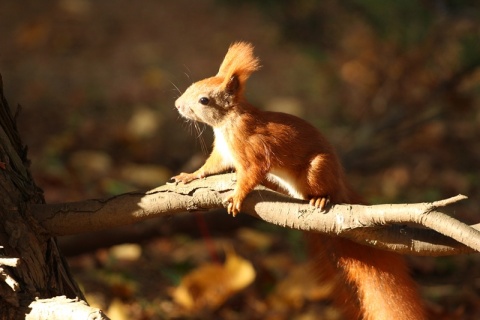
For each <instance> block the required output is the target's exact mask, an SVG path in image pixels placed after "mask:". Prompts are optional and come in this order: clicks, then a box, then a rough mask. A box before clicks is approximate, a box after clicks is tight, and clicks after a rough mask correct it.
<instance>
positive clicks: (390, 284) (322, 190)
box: [174, 42, 424, 320]
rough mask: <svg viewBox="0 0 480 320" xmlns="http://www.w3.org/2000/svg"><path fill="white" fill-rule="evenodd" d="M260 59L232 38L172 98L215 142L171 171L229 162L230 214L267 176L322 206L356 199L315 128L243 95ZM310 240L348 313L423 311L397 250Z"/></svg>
mask: <svg viewBox="0 0 480 320" xmlns="http://www.w3.org/2000/svg"><path fill="white" fill-rule="evenodd" d="M258 67H259V61H258V59H257V58H255V57H254V55H253V47H252V45H251V44H249V43H245V42H238V43H235V44H233V45H232V46H231V47H230V48H229V50H228V52H227V55H226V57H225V59H224V61H223V62H222V64H221V66H220V70H219V72H218V74H217V75H216V76H214V77H212V78H207V79H204V80H201V81H199V82H197V83H194V84H193V85H192V86H190V87H189V88H188V89H187V90H186V91H185V93H184V94H183V95H182V96H181V97H180V98H179V99H178V100H177V101H176V102H175V105H176V107H177V108H178V110H179V112H180V113H181V114H182V115H183V116H185V117H186V118H188V119H191V120H195V121H202V122H205V123H207V124H209V125H210V126H212V127H213V129H214V133H215V143H214V147H213V151H212V153H211V155H210V157H209V158H208V160H207V161H206V163H205V164H204V165H203V166H202V167H201V168H200V169H198V170H197V171H195V172H194V173H181V174H179V175H177V176H175V177H174V179H175V180H176V181H182V182H184V183H187V182H189V181H191V180H194V179H198V178H201V177H204V176H207V175H212V174H216V173H220V172H224V171H226V170H227V169H230V168H234V169H235V171H236V174H237V184H236V187H235V190H234V192H233V195H232V196H231V197H230V198H229V206H228V212H229V213H231V214H233V215H235V214H237V213H238V212H239V211H240V209H241V204H242V201H243V200H244V199H245V197H246V196H247V194H248V193H249V192H250V191H252V190H253V188H255V186H256V185H258V184H260V183H265V182H266V183H268V184H269V185H272V184H273V185H274V186H275V187H276V189H277V190H279V191H280V192H284V193H287V194H290V195H292V196H295V197H299V198H302V199H306V200H311V202H310V203H311V204H313V205H316V206H320V207H323V206H325V204H326V202H327V200H329V201H330V202H332V203H361V202H362V201H361V199H360V198H359V197H358V196H357V195H356V194H355V193H354V192H352V191H351V189H350V187H349V186H348V183H347V182H346V181H347V179H346V177H345V174H344V172H343V169H342V167H341V165H340V161H339V159H338V157H337V155H336V154H335V151H334V149H333V147H332V146H331V145H330V144H329V143H328V142H327V140H326V139H325V138H324V137H323V136H322V135H321V134H320V132H319V131H318V130H317V129H315V128H314V127H313V126H312V125H310V124H309V123H307V122H306V121H304V120H302V119H300V118H297V117H295V116H292V115H288V114H284V113H278V112H265V111H260V110H258V109H256V108H255V107H253V106H252V105H250V104H249V103H248V102H247V101H246V100H245V98H244V97H243V91H244V88H245V81H246V80H247V79H248V77H249V76H250V74H251V73H252V72H254V71H255V70H257V69H258ZM309 243H310V249H311V251H312V255H313V256H314V265H315V272H316V273H317V275H318V276H319V277H320V278H324V279H329V280H331V279H334V280H335V283H336V288H337V292H336V296H335V303H336V304H337V305H339V306H341V307H342V308H343V309H344V311H345V315H346V316H347V317H348V319H357V318H362V319H367V320H374V319H375V320H379V319H388V320H393V319H395V320H397V319H400V320H402V319H405V320H406V319H409V320H412V319H414V320H415V319H424V314H423V308H422V304H421V302H420V298H419V296H418V294H417V292H416V289H415V284H414V283H413V281H412V280H411V278H410V277H409V275H408V270H407V268H406V264H405V262H404V260H403V257H401V256H400V255H398V254H395V253H391V252H386V251H381V250H378V249H374V248H371V247H366V246H362V245H359V244H356V243H354V242H352V241H350V240H346V239H342V238H335V237H330V236H326V235H321V234H310V236H309Z"/></svg>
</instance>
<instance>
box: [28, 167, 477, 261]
mask: <svg viewBox="0 0 480 320" xmlns="http://www.w3.org/2000/svg"><path fill="white" fill-rule="evenodd" d="M234 177H235V175H234V174H224V175H217V176H212V177H208V178H206V179H202V180H196V181H193V182H191V183H189V184H186V185H184V184H178V185H175V184H167V185H164V186H161V187H159V188H156V189H153V190H151V191H148V192H135V193H126V194H122V195H119V196H115V197H112V198H108V199H103V200H88V201H82V202H74V203H63V204H47V205H45V204H35V205H31V206H30V207H29V211H30V213H31V214H32V216H33V217H34V218H36V219H37V221H38V222H39V223H40V225H41V226H43V228H44V229H45V230H46V232H49V233H51V234H53V235H58V236H61V235H69V234H76V233H82V232H87V231H88V232H90V231H97V230H102V229H108V228H112V227H117V226H122V225H128V224H133V223H135V222H139V221H143V220H146V219H150V218H153V217H158V216H170V215H172V214H176V213H180V212H185V211H199V210H202V211H203V210H205V211H206V210H210V209H213V208H222V207H225V206H226V204H225V203H224V199H226V198H227V196H228V195H229V194H230V193H231V192H232V191H233V188H234V186H235V181H234ZM465 198H466V197H465V196H462V195H459V196H456V197H453V198H449V199H446V200H442V201H437V202H433V203H417V204H385V205H374V206H363V205H334V206H332V207H331V208H330V209H329V210H328V212H327V213H324V212H320V211H319V210H318V209H315V208H314V207H312V206H310V205H309V204H308V203H307V202H306V201H303V200H299V199H293V198H289V197H286V196H284V195H281V194H279V193H276V192H273V191H271V190H268V189H265V188H264V187H259V188H257V189H256V190H255V191H254V192H251V193H250V195H249V196H248V197H247V198H246V199H245V201H244V202H243V207H242V212H244V213H248V214H250V215H253V216H255V217H258V218H260V219H262V220H264V221H267V222H270V223H273V224H277V225H280V226H284V227H289V228H295V229H300V230H305V231H314V232H322V233H326V234H333V235H339V236H343V237H347V238H350V239H352V240H354V241H357V242H359V243H362V244H367V245H371V246H375V247H378V248H382V249H387V250H392V251H396V252H400V253H408V254H417V255H446V254H459V253H466V252H473V251H474V250H475V251H480V231H478V230H476V229H474V228H472V227H469V226H467V225H466V224H464V223H462V222H460V221H458V220H456V219H453V218H451V217H449V216H447V215H446V214H444V213H442V212H440V211H438V209H440V208H442V207H445V206H447V205H451V204H453V203H456V202H458V201H460V200H463V199H465ZM405 224H407V225H408V226H407V225H405ZM412 225H413V227H412ZM415 226H416V227H415ZM418 226H423V227H427V228H431V229H432V230H434V231H431V230H425V229H421V228H418ZM439 233H440V234H439ZM452 239H453V240H452ZM472 249H473V250H472Z"/></svg>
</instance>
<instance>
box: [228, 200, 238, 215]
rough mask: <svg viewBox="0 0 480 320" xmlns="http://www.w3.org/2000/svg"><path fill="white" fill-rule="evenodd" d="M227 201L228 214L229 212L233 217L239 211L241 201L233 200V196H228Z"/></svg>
mask: <svg viewBox="0 0 480 320" xmlns="http://www.w3.org/2000/svg"><path fill="white" fill-rule="evenodd" d="M227 202H228V206H227V212H228V214H231V215H232V216H233V217H235V216H236V215H237V214H238V213H239V212H240V204H241V202H240V201H238V200H235V198H234V197H233V196H232V197H230V198H228V200H227Z"/></svg>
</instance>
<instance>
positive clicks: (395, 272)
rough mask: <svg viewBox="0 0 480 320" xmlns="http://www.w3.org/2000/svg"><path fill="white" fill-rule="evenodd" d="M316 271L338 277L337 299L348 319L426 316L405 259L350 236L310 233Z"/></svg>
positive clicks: (328, 277) (394, 319) (323, 276)
mask: <svg viewBox="0 0 480 320" xmlns="http://www.w3.org/2000/svg"><path fill="white" fill-rule="evenodd" d="M309 244H310V247H311V249H312V250H313V252H314V253H313V255H314V257H313V259H314V261H313V263H314V268H315V272H317V275H318V276H319V277H320V279H324V280H325V281H331V280H332V279H334V281H335V287H336V292H335V296H334V301H335V304H336V305H337V306H339V307H340V308H342V309H343V310H344V311H345V316H346V319H349V320H350V319H365V320H407V319H408V320H420V319H426V317H425V314H424V310H423V306H422V302H421V301H422V300H421V299H420V296H419V294H418V292H417V290H416V285H415V283H414V282H413V280H412V279H411V278H410V276H409V274H408V269H407V266H406V264H405V261H404V258H403V257H402V256H401V255H398V254H396V253H393V252H387V251H383V250H378V249H374V248H371V247H367V246H363V245H359V244H357V243H354V242H352V241H350V240H347V239H342V238H338V237H337V238H333V237H329V236H325V235H320V234H310V235H309Z"/></svg>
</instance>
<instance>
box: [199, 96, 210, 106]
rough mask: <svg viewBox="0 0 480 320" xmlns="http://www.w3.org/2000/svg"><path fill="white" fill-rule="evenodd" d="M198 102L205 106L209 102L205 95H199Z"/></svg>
mask: <svg viewBox="0 0 480 320" xmlns="http://www.w3.org/2000/svg"><path fill="white" fill-rule="evenodd" d="M198 102H200V103H201V104H203V105H204V106H206V105H207V104H208V103H209V102H210V100H209V99H208V98H207V97H201V98H200V100H198Z"/></svg>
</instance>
